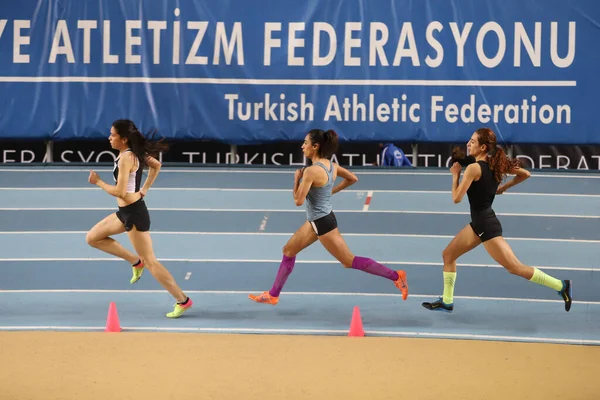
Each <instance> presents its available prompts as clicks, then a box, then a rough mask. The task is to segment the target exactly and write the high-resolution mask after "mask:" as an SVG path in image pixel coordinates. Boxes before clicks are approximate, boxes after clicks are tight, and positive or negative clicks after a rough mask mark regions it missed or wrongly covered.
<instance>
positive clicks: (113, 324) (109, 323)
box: [104, 301, 121, 332]
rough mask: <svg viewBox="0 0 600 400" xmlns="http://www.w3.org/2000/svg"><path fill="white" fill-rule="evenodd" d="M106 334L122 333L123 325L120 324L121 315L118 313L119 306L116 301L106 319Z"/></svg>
mask: <svg viewBox="0 0 600 400" xmlns="http://www.w3.org/2000/svg"><path fill="white" fill-rule="evenodd" d="M104 332H121V324H120V323H119V314H118V313H117V305H116V304H115V302H114V301H111V302H110V305H109V306H108V316H107V317H106V329H105V330H104Z"/></svg>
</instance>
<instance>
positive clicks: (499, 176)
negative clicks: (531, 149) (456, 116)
mask: <svg viewBox="0 0 600 400" xmlns="http://www.w3.org/2000/svg"><path fill="white" fill-rule="evenodd" d="M475 133H476V134H477V137H478V140H479V145H480V146H483V145H485V146H486V147H487V149H486V153H487V154H488V155H489V160H488V162H489V165H490V169H491V170H492V172H493V173H494V177H495V178H496V181H497V182H501V181H502V180H503V179H504V178H505V177H506V175H507V174H508V173H510V172H511V171H512V170H514V169H516V168H520V167H521V162H520V161H519V159H516V158H510V157H508V155H507V154H506V153H505V152H504V149H502V147H500V146H498V145H497V143H496V134H495V133H494V131H492V130H491V129H490V128H479V129H477V130H476V131H475Z"/></svg>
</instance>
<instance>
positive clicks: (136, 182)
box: [113, 149, 142, 193]
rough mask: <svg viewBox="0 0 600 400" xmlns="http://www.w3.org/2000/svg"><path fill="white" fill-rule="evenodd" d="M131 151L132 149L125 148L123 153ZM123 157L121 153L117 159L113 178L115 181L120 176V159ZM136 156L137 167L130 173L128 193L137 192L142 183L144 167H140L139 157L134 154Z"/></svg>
mask: <svg viewBox="0 0 600 400" xmlns="http://www.w3.org/2000/svg"><path fill="white" fill-rule="evenodd" d="M129 152H131V150H130V149H127V150H125V151H124V152H123V153H122V154H125V153H129ZM120 158H121V155H119V156H118V157H117V158H116V159H115V165H114V167H113V178H114V180H115V183H117V180H118V178H119V159H120ZM134 158H135V163H136V164H137V168H136V169H135V171H132V172H130V173H129V176H128V177H127V189H126V191H127V193H137V192H139V191H140V185H141V183H142V169H141V168H140V162H139V160H138V158H137V157H136V156H135V155H134Z"/></svg>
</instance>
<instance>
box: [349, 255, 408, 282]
mask: <svg viewBox="0 0 600 400" xmlns="http://www.w3.org/2000/svg"><path fill="white" fill-rule="evenodd" d="M352 268H353V269H359V270H361V271H364V272H367V273H369V274H373V275H378V276H382V277H384V278H388V279H389V280H391V281H397V280H398V273H397V272H396V271H394V270H392V269H389V268H388V267H385V266H383V265H381V264H379V263H378V262H377V261H375V260H372V259H370V258H366V257H358V256H356V257H354V260H352Z"/></svg>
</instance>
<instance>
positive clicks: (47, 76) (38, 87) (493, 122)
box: [0, 0, 600, 144]
mask: <svg viewBox="0 0 600 400" xmlns="http://www.w3.org/2000/svg"><path fill="white" fill-rule="evenodd" d="M598 43H600V1H598V0H569V1H564V0H528V1H522V0H454V1H452V0H445V1H440V0H421V1H412V0H368V1H367V0H344V1H342V0H338V1H313V0H311V1H290V0H262V1H242V0H229V1H226V0H222V1H191V0H190V1H164V0H155V1H148V2H137V1H136V2H134V1H129V0H97V1H70V2H67V1H61V0H50V1H48V0H46V1H42V0H38V1H36V0H20V1H11V2H3V5H2V7H1V8H0V93H1V94H2V95H1V96H0V138H4V139H8V138H12V139H40V138H45V139H53V140H65V139H78V138H103V137H107V136H108V133H109V130H110V124H111V122H112V121H113V120H115V119H118V118H129V119H132V120H134V121H135V122H136V123H137V124H138V126H139V127H140V128H141V129H142V130H144V131H149V130H152V129H158V130H159V131H160V133H161V134H162V135H163V136H165V137H167V138H169V139H184V140H218V141H222V142H225V143H235V144H250V143H260V142H263V143H264V142H273V141H282V140H302V139H303V137H304V135H305V134H306V132H307V131H308V130H309V129H311V128H322V129H334V130H336V131H337V132H338V134H339V135H340V136H341V138H342V140H352V141H395V142H462V141H466V140H467V139H468V138H469V137H470V135H471V133H472V132H473V130H475V129H476V128H478V127H480V126H488V127H491V128H492V129H494V130H495V131H496V133H497V134H498V136H499V140H501V141H502V142H503V143H555V144H600V128H599V127H598V124H597V123H596V119H595V118H594V117H595V116H596V114H597V113H598V105H597V104H598V102H597V99H596V98H597V93H599V92H600V80H599V79H598V65H600V52H599V51H598Z"/></svg>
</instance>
